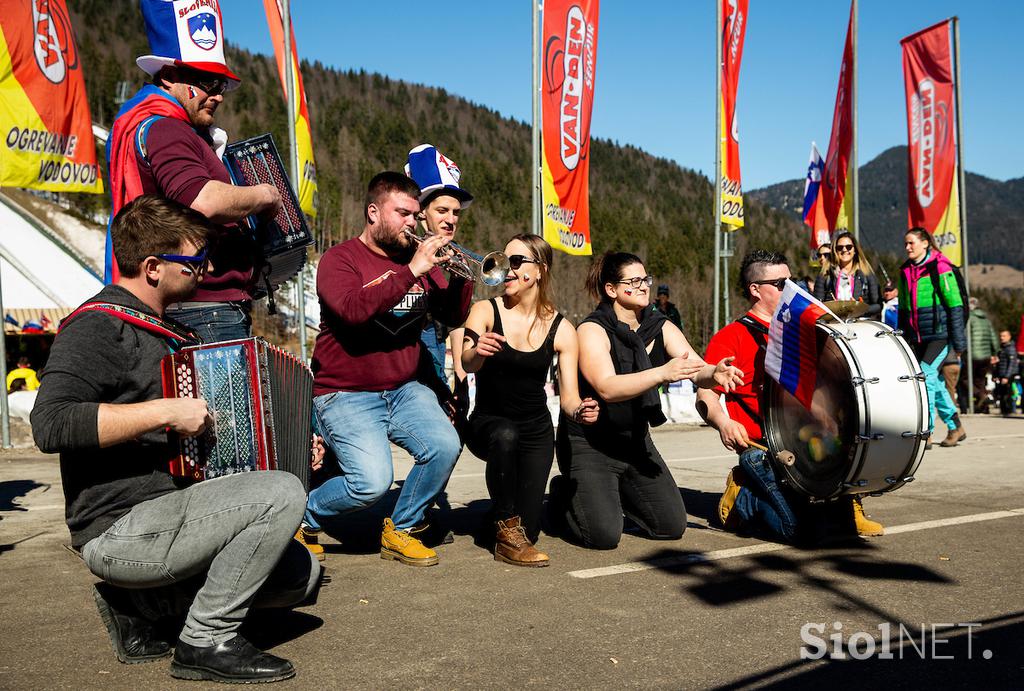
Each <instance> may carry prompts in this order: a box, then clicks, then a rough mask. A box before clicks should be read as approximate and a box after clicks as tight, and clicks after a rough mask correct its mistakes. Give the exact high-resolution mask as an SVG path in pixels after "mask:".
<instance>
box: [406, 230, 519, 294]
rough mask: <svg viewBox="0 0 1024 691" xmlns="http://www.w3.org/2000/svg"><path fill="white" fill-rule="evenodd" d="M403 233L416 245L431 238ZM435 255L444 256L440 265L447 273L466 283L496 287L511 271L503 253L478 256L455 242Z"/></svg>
mask: <svg viewBox="0 0 1024 691" xmlns="http://www.w3.org/2000/svg"><path fill="white" fill-rule="evenodd" d="M404 232H405V234H406V235H408V236H409V238H410V239H412V240H413V241H414V242H415V243H416V244H417V245H418V244H420V243H422V242H423V241H424V240H426V239H427V238H428V237H432V236H433V233H427V234H426V235H417V234H416V233H415V232H413V231H411V230H409V229H407V228H406V229H405V230H404ZM437 254H438V256H442V255H444V256H445V257H446V259H445V261H444V262H443V263H442V265H443V266H444V267H445V268H446V269H448V271H450V272H452V273H453V274H455V275H456V276H461V277H462V278H465V279H466V280H467V281H480V282H481V283H483V284H484V285H487V286H496V285H501V284H502V283H504V282H505V277H506V276H508V272H509V270H510V269H511V267H510V265H509V261H508V257H507V256H505V253H504V252H501V251H494V252H491V253H489V254H486V255H484V256H480V255H479V254H477V253H476V252H473V251H472V250H468V249H466V248H465V247H463V246H462V245H460V244H458V243H457V242H449V243H448V244H447V245H445V246H444V247H442V248H441V249H439V250H438V251H437Z"/></svg>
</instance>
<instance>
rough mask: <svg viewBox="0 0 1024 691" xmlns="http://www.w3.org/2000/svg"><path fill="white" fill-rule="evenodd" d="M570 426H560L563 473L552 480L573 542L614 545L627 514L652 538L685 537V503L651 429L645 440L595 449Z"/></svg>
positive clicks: (555, 500) (554, 500)
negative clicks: (657, 446)
mask: <svg viewBox="0 0 1024 691" xmlns="http://www.w3.org/2000/svg"><path fill="white" fill-rule="evenodd" d="M567 427H569V425H566V424H563V425H560V426H559V430H558V446H557V451H558V469H559V470H560V471H561V473H562V477H561V478H557V479H556V481H555V482H553V484H552V504H553V509H554V510H555V511H558V512H559V515H558V517H557V518H558V519H559V522H564V524H565V526H566V527H567V528H568V529H569V535H568V537H569V538H570V539H571V540H573V541H574V542H577V543H579V544H581V545H583V546H584V547H589V548H591V549H614V548H615V547H616V546H618V544H619V539H620V538H621V537H622V526H623V514H625V515H626V516H628V517H629V518H630V519H631V520H633V521H634V522H636V523H637V525H639V526H640V528H642V529H643V530H644V532H646V533H647V535H648V536H650V537H652V538H656V539H662V540H675V539H678V538H679V537H682V534H683V531H684V530H686V507H685V506H684V505H683V498H682V496H681V495H680V494H679V487H678V486H677V485H676V481H675V479H674V478H673V477H672V473H671V472H670V471H669V469H668V466H666V465H665V461H664V459H663V458H662V457H661V454H660V453H658V449H657V448H656V447H655V446H654V442H653V441H652V440H651V435H650V433H648V434H647V436H646V437H644V439H643V440H636V441H621V440H620V441H609V442H607V443H600V444H598V447H599V448H595V446H592V445H591V444H590V442H588V441H587V439H586V438H585V437H583V436H580V435H577V434H570V433H569V432H568V430H567V429H566V428H567ZM556 487H558V489H557V491H556ZM555 494H558V495H560V496H557V497H556V496H554V495H555Z"/></svg>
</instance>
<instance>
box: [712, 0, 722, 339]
mask: <svg viewBox="0 0 1024 691" xmlns="http://www.w3.org/2000/svg"><path fill="white" fill-rule="evenodd" d="M714 2H715V140H714V141H715V225H714V234H715V271H714V281H715V288H714V298H713V300H714V308H713V309H712V313H713V320H714V326H715V328H714V331H716V332H717V331H718V329H719V325H720V323H721V322H720V316H721V313H720V311H719V309H720V307H721V302H722V276H721V272H720V270H719V265H720V263H721V261H722V1H721V0H714Z"/></svg>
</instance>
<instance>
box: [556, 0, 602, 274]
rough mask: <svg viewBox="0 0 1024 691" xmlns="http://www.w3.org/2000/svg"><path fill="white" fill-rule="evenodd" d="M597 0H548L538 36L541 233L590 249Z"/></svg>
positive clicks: (562, 245)
mask: <svg viewBox="0 0 1024 691" xmlns="http://www.w3.org/2000/svg"><path fill="white" fill-rule="evenodd" d="M599 5H600V2H599V0H546V1H545V3H544V29H543V36H542V41H541V46H542V49H541V50H542V52H541V56H542V59H543V63H542V64H543V70H544V76H543V83H542V89H541V111H542V120H541V122H542V128H543V146H542V148H541V151H542V159H543V160H542V163H541V178H542V190H543V196H542V199H543V211H544V239H545V240H547V241H548V243H550V245H551V246H552V247H554V248H555V249H558V250H562V251H563V252H567V253H568V254H583V255H588V254H591V248H590V199H589V193H590V190H589V182H590V113H591V108H592V107H593V104H594V78H595V68H596V60H597V17H598V10H599Z"/></svg>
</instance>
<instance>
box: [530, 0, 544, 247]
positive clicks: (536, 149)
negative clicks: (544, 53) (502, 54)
mask: <svg viewBox="0 0 1024 691" xmlns="http://www.w3.org/2000/svg"><path fill="white" fill-rule="evenodd" d="M530 5H531V6H532V8H533V60H532V62H531V63H530V64H531V65H532V67H533V131H532V138H533V178H532V181H533V182H532V184H533V187H532V190H533V195H532V201H533V222H532V224H531V225H532V228H531V232H533V234H534V235H543V234H544V220H543V217H542V216H541V213H542V211H541V208H542V205H543V200H542V194H541V181H540V177H541V176H540V165H541V163H540V144H541V142H540V138H541V114H540V89H541V80H540V60H539V52H540V13H541V9H542V7H543V6H542V3H541V2H540V0H530Z"/></svg>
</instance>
